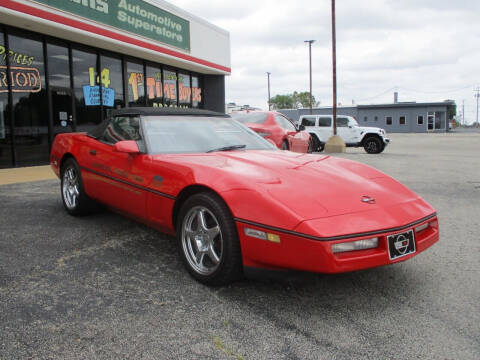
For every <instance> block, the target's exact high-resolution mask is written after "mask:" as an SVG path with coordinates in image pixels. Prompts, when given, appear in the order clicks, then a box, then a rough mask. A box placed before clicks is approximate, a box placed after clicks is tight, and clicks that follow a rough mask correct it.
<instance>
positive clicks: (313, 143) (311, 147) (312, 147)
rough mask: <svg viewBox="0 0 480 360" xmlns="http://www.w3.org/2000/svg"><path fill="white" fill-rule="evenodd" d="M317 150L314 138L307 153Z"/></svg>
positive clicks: (309, 143)
mask: <svg viewBox="0 0 480 360" xmlns="http://www.w3.org/2000/svg"><path fill="white" fill-rule="evenodd" d="M314 149H315V140H314V139H313V137H312V138H310V141H309V142H308V149H307V153H309V154H310V153H312V152H313V150H314Z"/></svg>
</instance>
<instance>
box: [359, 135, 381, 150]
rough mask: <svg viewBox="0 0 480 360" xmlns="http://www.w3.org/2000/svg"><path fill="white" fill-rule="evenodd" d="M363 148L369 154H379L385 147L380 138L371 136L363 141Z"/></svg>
mask: <svg viewBox="0 0 480 360" xmlns="http://www.w3.org/2000/svg"><path fill="white" fill-rule="evenodd" d="M363 148H364V149H365V151H366V152H367V153H369V154H379V153H381V152H382V151H383V149H384V146H383V144H382V140H380V138H379V137H378V136H369V137H368V138H366V139H365V140H364V141H363Z"/></svg>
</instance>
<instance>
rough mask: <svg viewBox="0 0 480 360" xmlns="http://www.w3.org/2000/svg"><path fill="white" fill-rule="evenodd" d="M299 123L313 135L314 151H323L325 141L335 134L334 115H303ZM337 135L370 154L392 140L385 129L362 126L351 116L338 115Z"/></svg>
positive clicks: (382, 148) (381, 148)
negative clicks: (361, 147)
mask: <svg viewBox="0 0 480 360" xmlns="http://www.w3.org/2000/svg"><path fill="white" fill-rule="evenodd" d="M298 124H299V125H300V126H301V125H303V126H305V131H308V132H309V133H310V135H311V136H312V141H313V149H314V150H313V151H323V149H324V147H325V143H326V142H327V140H328V139H329V138H330V137H331V136H332V135H333V115H302V116H300V119H299V120H298ZM337 135H338V136H340V137H341V138H342V139H343V141H344V142H345V145H347V146H352V147H360V146H363V148H364V149H365V151H366V152H367V153H369V154H379V153H381V152H382V151H383V150H384V149H385V147H386V146H387V145H388V143H389V142H390V139H389V138H388V137H387V134H386V133H385V130H383V129H380V128H376V127H362V126H359V125H358V122H357V120H355V119H354V118H353V117H351V116H345V115H337Z"/></svg>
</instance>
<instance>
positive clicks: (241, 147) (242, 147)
mask: <svg viewBox="0 0 480 360" xmlns="http://www.w3.org/2000/svg"><path fill="white" fill-rule="evenodd" d="M246 147H247V145H229V146H223V147H219V148H217V149H212V150H208V151H207V153H211V152H215V151H229V150H237V149H244V148H246Z"/></svg>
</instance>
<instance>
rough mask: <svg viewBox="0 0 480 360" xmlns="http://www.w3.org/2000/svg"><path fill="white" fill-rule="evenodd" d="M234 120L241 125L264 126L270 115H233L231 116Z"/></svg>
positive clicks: (254, 113) (258, 113) (253, 113)
mask: <svg viewBox="0 0 480 360" xmlns="http://www.w3.org/2000/svg"><path fill="white" fill-rule="evenodd" d="M230 116H231V117H232V118H234V119H235V120H237V121H240V122H241V123H249V124H263V123H265V120H267V117H268V114H265V113H261V112H251V113H233V114H230Z"/></svg>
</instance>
